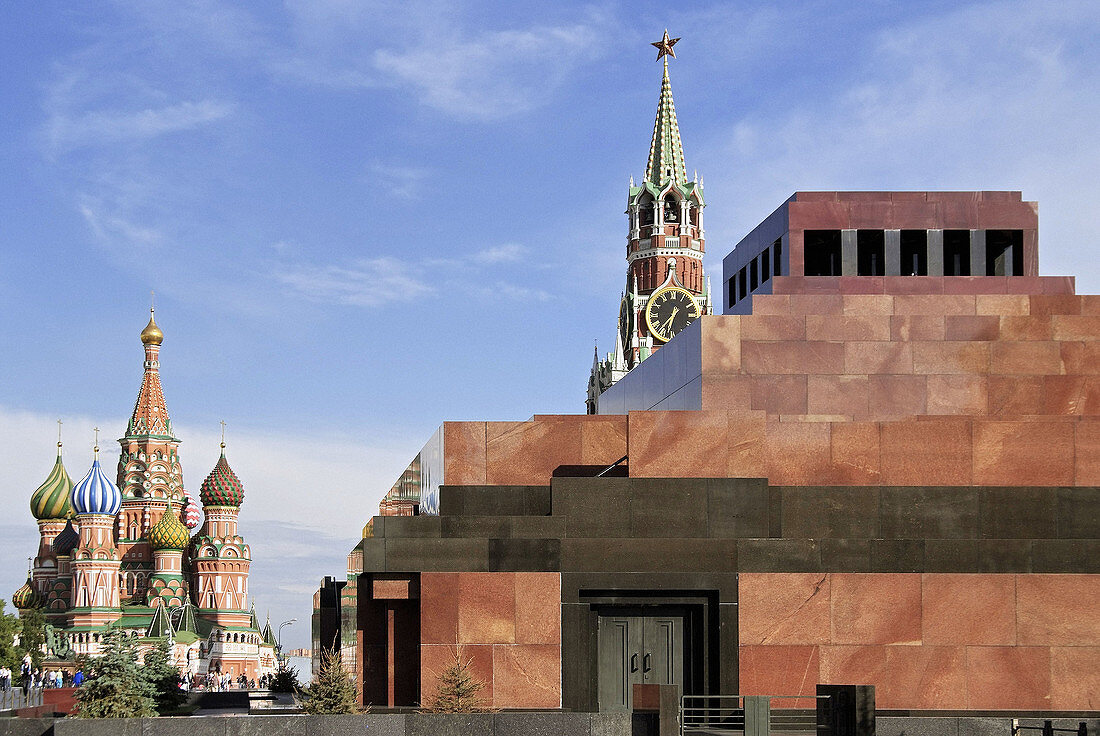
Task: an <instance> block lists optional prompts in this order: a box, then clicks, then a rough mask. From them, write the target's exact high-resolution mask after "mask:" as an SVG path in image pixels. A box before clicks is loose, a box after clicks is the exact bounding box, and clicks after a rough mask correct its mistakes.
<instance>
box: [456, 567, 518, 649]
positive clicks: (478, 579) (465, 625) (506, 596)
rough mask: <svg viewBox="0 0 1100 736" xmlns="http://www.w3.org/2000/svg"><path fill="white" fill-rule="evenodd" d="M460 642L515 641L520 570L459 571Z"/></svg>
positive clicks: (503, 642) (495, 642) (490, 642)
mask: <svg viewBox="0 0 1100 736" xmlns="http://www.w3.org/2000/svg"><path fill="white" fill-rule="evenodd" d="M458 641H459V643H460V644H463V645H465V644H513V643H515V641H516V574H515V573H512V572H460V573H459V574H458Z"/></svg>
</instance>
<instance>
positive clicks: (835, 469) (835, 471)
mask: <svg viewBox="0 0 1100 736" xmlns="http://www.w3.org/2000/svg"><path fill="white" fill-rule="evenodd" d="M879 434H880V428H879V425H878V423H877V422H836V423H834V424H833V425H832V430H831V433H830V441H831V458H832V469H831V470H830V473H829V480H830V482H832V483H837V484H840V485H876V484H878V482H879V481H880V479H881V477H882V465H881V462H880V460H879V453H880V441H879Z"/></svg>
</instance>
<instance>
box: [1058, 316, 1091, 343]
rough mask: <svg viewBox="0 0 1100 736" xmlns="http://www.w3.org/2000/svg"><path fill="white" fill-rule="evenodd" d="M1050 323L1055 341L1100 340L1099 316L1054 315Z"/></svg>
mask: <svg viewBox="0 0 1100 736" xmlns="http://www.w3.org/2000/svg"><path fill="white" fill-rule="evenodd" d="M1050 322H1051V328H1052V331H1053V333H1054V339H1055V340H1100V316H1093V315H1088V316H1083V315H1078V314H1055V315H1053V316H1052V317H1051V318H1050Z"/></svg>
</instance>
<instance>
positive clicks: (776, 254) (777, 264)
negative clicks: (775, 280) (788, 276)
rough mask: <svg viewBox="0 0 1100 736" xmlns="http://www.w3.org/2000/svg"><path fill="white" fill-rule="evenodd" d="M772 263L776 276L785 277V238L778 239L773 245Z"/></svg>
mask: <svg viewBox="0 0 1100 736" xmlns="http://www.w3.org/2000/svg"><path fill="white" fill-rule="evenodd" d="M772 263H773V264H774V267H773V270H774V271H775V275H776V276H782V275H783V238H776V239H775V242H774V243H772Z"/></svg>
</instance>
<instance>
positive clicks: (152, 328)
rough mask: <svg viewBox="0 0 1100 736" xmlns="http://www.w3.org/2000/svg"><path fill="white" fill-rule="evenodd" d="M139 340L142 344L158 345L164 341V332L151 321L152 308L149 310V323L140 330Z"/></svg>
mask: <svg viewBox="0 0 1100 736" xmlns="http://www.w3.org/2000/svg"><path fill="white" fill-rule="evenodd" d="M141 342H142V344H143V345H160V344H161V343H162V342H164V333H163V332H161V331H160V328H159V327H157V323H156V322H155V321H153V310H152V309H150V310H149V324H147V325H145V329H144V330H142V331H141Z"/></svg>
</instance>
